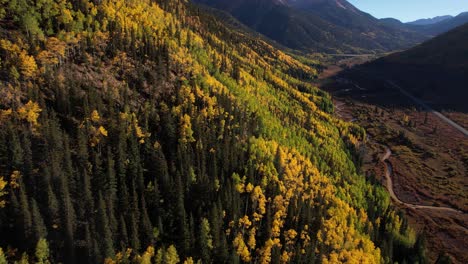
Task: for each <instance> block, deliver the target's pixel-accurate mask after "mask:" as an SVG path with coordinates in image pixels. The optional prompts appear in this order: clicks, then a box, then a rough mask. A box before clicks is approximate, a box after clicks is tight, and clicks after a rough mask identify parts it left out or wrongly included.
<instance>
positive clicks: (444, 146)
mask: <svg viewBox="0 0 468 264" xmlns="http://www.w3.org/2000/svg"><path fill="white" fill-rule="evenodd" d="M322 83H323V88H325V89H326V90H328V91H330V92H331V93H332V94H334V98H335V109H336V114H337V115H338V116H340V117H342V118H343V119H345V120H348V121H351V122H356V123H358V124H359V125H361V126H362V127H364V128H365V129H366V131H367V133H368V138H369V142H368V143H367V147H366V151H365V155H364V164H363V168H362V169H363V172H364V173H365V174H367V175H371V174H374V175H375V176H376V177H377V179H379V180H380V181H381V183H382V184H383V185H387V187H389V186H388V179H387V178H385V176H391V177H392V180H393V182H392V184H393V188H392V189H393V190H394V193H395V197H398V198H397V199H395V197H394V199H393V200H394V205H395V206H397V207H399V208H400V209H401V210H403V211H405V212H406V214H407V216H408V218H409V221H410V224H411V225H412V226H413V227H414V228H415V229H417V230H418V231H419V232H423V233H424V234H425V236H426V238H427V248H428V252H427V253H428V257H429V259H430V262H431V263H434V262H435V260H436V259H437V257H438V256H439V254H441V253H443V252H445V253H446V254H448V255H450V256H451V258H452V260H453V262H454V263H468V254H466V248H468V241H467V240H466V237H468V214H467V212H468V181H467V175H468V152H467V150H468V137H466V136H465V135H464V134H463V133H461V132H460V131H459V130H457V129H456V128H454V127H453V126H451V125H450V124H448V123H447V122H445V121H443V120H442V119H440V117H438V116H437V115H435V114H434V113H432V112H426V111H423V110H421V109H418V107H417V106H416V105H414V104H412V102H411V101H410V100H409V99H408V98H405V96H404V95H401V94H398V92H397V91H395V90H394V91H390V90H379V91H378V92H376V91H375V90H372V89H368V88H369V87H367V86H365V85H363V84H356V83H353V82H351V81H348V80H343V79H338V81H337V80H336V78H335V79H334V80H332V79H327V80H325V81H323V82H322ZM330 87H333V88H330ZM389 102H390V103H389ZM392 102H393V103H392ZM443 114H444V115H445V116H447V117H448V118H450V119H451V120H453V121H455V122H457V123H458V124H460V125H461V126H463V127H465V128H466V120H468V114H466V113H457V112H448V113H447V112H443ZM387 146H388V148H389V149H390V150H391V153H392V155H387V159H382V156H383V155H384V154H385V153H386V148H387ZM385 161H386V162H387V163H385ZM389 166H391V170H392V171H391V172H392V173H391V174H392V175H389V173H388V172H389V171H388V169H389ZM386 174H387V175H386ZM398 200H401V202H402V203H400V202H398ZM440 207H445V208H453V210H450V209H448V210H441V209H439V210H437V209H436V208H440Z"/></svg>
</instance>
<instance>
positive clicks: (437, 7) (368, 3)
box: [348, 0, 468, 22]
mask: <svg viewBox="0 0 468 264" xmlns="http://www.w3.org/2000/svg"><path fill="white" fill-rule="evenodd" d="M348 2H350V3H352V4H353V5H354V6H356V7H357V8H359V9H361V10H362V11H364V12H366V13H369V14H371V15H373V16H375V17H377V18H387V17H393V18H396V19H399V20H401V21H402V22H410V21H414V20H417V19H420V18H432V17H436V16H442V15H452V16H455V15H458V14H460V13H461V12H465V11H468V0H348Z"/></svg>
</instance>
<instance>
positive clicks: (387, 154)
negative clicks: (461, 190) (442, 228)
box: [382, 148, 463, 214]
mask: <svg viewBox="0 0 468 264" xmlns="http://www.w3.org/2000/svg"><path fill="white" fill-rule="evenodd" d="M391 156H392V151H391V150H390V149H389V148H387V150H386V152H385V155H384V156H383V157H382V162H384V163H385V168H386V169H385V178H386V184H385V185H386V187H387V190H388V192H389V193H390V197H392V199H393V200H394V201H395V202H396V203H398V204H401V205H404V206H406V207H409V208H413V209H428V210H438V211H448V212H455V213H460V214H463V212H462V211H460V210H456V209H453V208H450V207H437V206H427V205H417V204H409V203H405V202H403V201H401V200H400V199H399V198H398V197H397V196H396V194H395V191H394V189H393V180H392V176H393V166H392V164H391V163H390V161H389V160H388V159H389V158H390V157H391Z"/></svg>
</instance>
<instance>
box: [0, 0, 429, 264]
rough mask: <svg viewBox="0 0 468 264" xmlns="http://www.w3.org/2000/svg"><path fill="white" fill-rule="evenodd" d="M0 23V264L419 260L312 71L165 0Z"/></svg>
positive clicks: (76, 7)
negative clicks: (362, 171) (365, 172)
mask: <svg viewBox="0 0 468 264" xmlns="http://www.w3.org/2000/svg"><path fill="white" fill-rule="evenodd" d="M0 25H1V27H0V28H1V30H0V95H1V96H0V237H1V239H0V263H29V262H30V263H72V264H73V263H122V264H123V263H167V264H176V263H202V262H203V263H252V262H258V263H312V262H317V263H318V262H319V263H349V262H352V263H375V264H380V263H387V262H392V263H393V262H398V263H415V262H418V263H425V257H424V247H423V244H422V242H420V241H422V239H419V238H418V236H417V235H416V233H415V231H414V230H413V229H411V227H409V226H408V225H407V224H406V221H407V220H406V219H405V218H404V217H403V214H402V213H401V212H397V209H396V208H395V207H393V206H392V204H391V199H390V197H389V195H388V193H387V192H386V191H385V189H384V187H382V186H381V185H380V184H378V183H377V180H376V179H375V177H365V176H364V175H362V174H360V167H359V166H360V165H359V164H360V160H361V157H360V153H362V152H363V149H362V147H363V144H364V142H365V141H366V133H365V131H364V130H363V129H362V128H360V127H359V126H357V125H356V124H353V123H347V122H344V121H343V120H341V119H338V118H337V117H336V116H335V115H334V114H333V113H334V107H333V103H332V100H331V96H330V95H329V94H327V93H325V92H324V91H321V90H319V89H317V88H316V87H314V86H313V85H312V84H311V83H312V80H314V78H315V77H316V75H317V71H316V69H314V68H312V67H310V66H307V65H305V64H304V63H302V62H300V61H299V60H298V59H296V58H294V57H291V56H289V55H288V54H286V53H285V52H283V51H281V50H278V49H276V48H274V47H273V46H271V45H270V44H268V43H267V42H265V41H263V40H262V39H259V38H257V37H255V36H252V35H250V34H249V33H248V32H246V31H242V30H238V29H237V28H236V27H233V26H232V25H231V23H225V21H224V20H221V19H219V18H218V17H217V16H213V15H212V14H211V13H209V12H205V11H203V10H200V9H199V8H198V7H196V6H192V5H191V4H190V3H187V2H186V1H179V0H158V1H155V0H102V1H94V0H81V1H75V0H43V1H41V2H40V4H39V2H38V1H16V2H11V1H10V2H9V3H7V2H5V1H3V2H2V4H1V5H0ZM299 59H301V58H299Z"/></svg>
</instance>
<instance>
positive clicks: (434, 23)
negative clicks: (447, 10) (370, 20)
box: [380, 12, 468, 37]
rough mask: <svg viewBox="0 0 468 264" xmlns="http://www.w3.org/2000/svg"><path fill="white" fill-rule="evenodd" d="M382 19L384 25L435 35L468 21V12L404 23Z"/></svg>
mask: <svg viewBox="0 0 468 264" xmlns="http://www.w3.org/2000/svg"><path fill="white" fill-rule="evenodd" d="M380 21H381V23H383V24H384V25H386V26H389V27H392V28H395V29H400V30H409V31H414V32H418V33H420V34H423V35H426V36H429V37H433V36H436V35H439V34H442V33H444V32H447V31H449V30H451V29H454V28H456V27H458V26H461V25H463V24H466V23H468V12H464V13H461V14H459V15H458V16H455V17H453V16H439V17H435V18H429V19H420V20H416V21H413V22H409V23H402V22H401V21H399V20H397V19H393V18H384V19H381V20H380Z"/></svg>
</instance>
